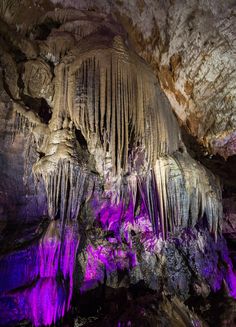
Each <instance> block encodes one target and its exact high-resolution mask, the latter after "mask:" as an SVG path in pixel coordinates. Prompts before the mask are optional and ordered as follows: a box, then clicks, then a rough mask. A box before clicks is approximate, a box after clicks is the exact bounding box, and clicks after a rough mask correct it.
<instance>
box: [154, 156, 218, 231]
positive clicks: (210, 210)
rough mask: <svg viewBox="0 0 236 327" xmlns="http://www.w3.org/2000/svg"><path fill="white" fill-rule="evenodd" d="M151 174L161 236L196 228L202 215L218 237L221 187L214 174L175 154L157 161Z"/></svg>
mask: <svg viewBox="0 0 236 327" xmlns="http://www.w3.org/2000/svg"><path fill="white" fill-rule="evenodd" d="M154 175H155V181H156V185H157V190H158V194H159V197H160V210H159V214H160V220H161V225H162V226H163V227H162V231H163V235H166V233H167V232H168V231H172V232H173V231H175V230H176V229H179V228H184V227H189V226H195V225H196V223H197V222H198V221H199V219H202V218H203V217H204V216H206V218H207V222H208V228H209V230H210V232H212V233H214V234H215V235H217V233H218V232H219V231H220V226H221V219H222V204H221V187H220V183H219V180H217V178H216V177H214V176H213V174H211V173H210V172H209V171H207V170H206V169H205V168H204V167H203V166H201V165H200V164H198V163H197V162H195V161H194V160H193V159H192V158H191V157H190V156H189V155H188V154H187V153H185V154H182V153H178V152H176V153H175V154H174V155H172V156H165V157H161V158H159V159H158V160H157V162H156V165H155V167H154Z"/></svg>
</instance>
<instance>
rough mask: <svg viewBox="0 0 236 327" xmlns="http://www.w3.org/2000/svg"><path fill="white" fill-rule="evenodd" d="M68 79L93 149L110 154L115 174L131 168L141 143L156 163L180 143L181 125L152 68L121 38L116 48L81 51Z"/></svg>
mask: <svg viewBox="0 0 236 327" xmlns="http://www.w3.org/2000/svg"><path fill="white" fill-rule="evenodd" d="M81 51H82V50H81ZM68 78H69V84H68V94H69V97H68V107H69V112H70V116H71V120H72V121H73V122H74V124H75V126H76V128H78V129H80V130H81V132H82V133H83V135H84V137H85V139H86V140H87V142H88V146H89V148H90V151H91V152H96V149H97V148H103V150H104V153H107V152H108V153H110V155H111V158H112V166H113V174H114V175H115V174H116V175H119V174H121V172H122V171H123V173H126V172H127V171H128V156H129V153H130V151H131V149H133V148H135V147H136V146H138V145H141V146H143V147H144V148H145V150H146V159H147V161H148V163H149V164H150V166H151V165H153V164H154V162H155V160H156V159H157V157H158V156H160V155H163V154H171V153H173V152H174V151H176V150H177V149H178V148H179V144H180V136H179V127H178V125H177V121H176V119H175V117H174V114H173V112H172V110H171V108H170V106H169V103H168V101H167V99H166V97H165V96H164V95H163V93H162V92H161V91H160V88H159V86H158V84H157V81H156V79H155V77H154V75H153V73H152V72H151V70H150V69H149V67H148V66H147V65H146V64H145V63H144V62H143V61H142V60H141V59H140V58H139V57H137V56H136V55H135V54H133V53H132V52H131V51H128V50H127V49H126V48H125V46H124V44H123V42H122V40H121V38H120V37H115V38H114V41H113V48H106V47H105V48H104V49H103V48H100V49H95V50H94V49H92V50H88V51H86V52H85V53H82V54H79V60H76V61H75V62H73V63H71V64H70V66H69V72H68ZM104 157H105V155H104Z"/></svg>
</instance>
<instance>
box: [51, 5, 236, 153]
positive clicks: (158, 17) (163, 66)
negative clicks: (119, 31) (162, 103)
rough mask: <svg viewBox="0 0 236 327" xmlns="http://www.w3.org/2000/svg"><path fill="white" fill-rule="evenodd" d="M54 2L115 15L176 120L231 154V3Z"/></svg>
mask: <svg viewBox="0 0 236 327" xmlns="http://www.w3.org/2000/svg"><path fill="white" fill-rule="evenodd" d="M53 2H54V3H60V4H62V5H63V6H70V5H71V6H73V7H75V8H92V9H94V10H96V8H98V9H99V8H102V10H105V11H106V12H112V13H113V14H114V15H115V16H116V17H118V19H119V21H120V22H122V23H123V25H124V26H125V28H126V29H127V31H128V33H129V36H130V39H131V40H132V42H133V45H134V46H135V47H136V50H137V51H138V52H139V54H140V55H142V56H143V57H144V58H145V59H146V60H147V61H148V62H149V63H150V64H151V65H152V67H153V69H154V71H155V73H156V75H157V76H158V78H159V80H160V83H161V86H162V88H163V90H164V91H165V93H166V95H167V97H168V99H169V100H170V103H171V104H172V107H173V109H174V111H175V112H176V114H177V116H178V117H179V119H180V121H181V122H182V123H183V124H184V125H185V126H186V127H187V128H188V129H189V130H190V131H191V133H192V134H193V135H195V136H196V137H197V138H198V140H199V142H200V143H202V144H204V145H205V146H206V147H207V148H208V151H209V152H210V153H219V154H221V155H223V156H224V157H226V158H227V157H228V156H231V155H234V154H235V152H236V145H235V144H236V141H235V128H236V119H235V105H236V102H235V101H236V100H235V96H236V95H235V88H234V85H235V81H236V73H235V69H234V61H235V60H234V58H235V48H236V44H235V24H236V19H235V10H236V7H235V1H226V2H222V1H208V2H207V3H205V2H202V1H196V0H191V1H152V0H142V1H139V0H137V1H135V0H134V1H111V2H110V1H105V0H100V1H96V3H94V2H93V1H88V2H87V1H85V2H84V3H83V1H82V2H77V1H73V0H68V1H60V0H54V1H53Z"/></svg>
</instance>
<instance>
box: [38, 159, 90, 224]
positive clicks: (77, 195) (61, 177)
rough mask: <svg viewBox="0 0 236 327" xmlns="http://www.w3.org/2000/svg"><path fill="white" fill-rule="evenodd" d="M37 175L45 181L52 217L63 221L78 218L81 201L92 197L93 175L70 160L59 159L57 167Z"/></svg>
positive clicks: (49, 212) (49, 211) (49, 210)
mask: <svg viewBox="0 0 236 327" xmlns="http://www.w3.org/2000/svg"><path fill="white" fill-rule="evenodd" d="M37 177H38V178H42V179H43V181H44V185H45V189H46V194H47V201H48V214H49V216H50V218H51V219H55V218H57V217H58V218H60V219H61V222H63V221H65V220H67V221H70V220H75V219H77V217H78V215H79V210H80V206H81V203H82V201H87V200H88V199H89V198H90V196H91V195H92V192H93V189H94V183H95V180H94V178H93V177H92V176H91V175H89V174H88V173H87V172H85V171H83V170H82V169H81V168H80V167H79V165H76V164H75V163H73V162H71V161H69V160H59V161H58V163H57V166H56V167H55V169H53V170H51V171H43V170H42V171H41V173H40V174H38V175H37Z"/></svg>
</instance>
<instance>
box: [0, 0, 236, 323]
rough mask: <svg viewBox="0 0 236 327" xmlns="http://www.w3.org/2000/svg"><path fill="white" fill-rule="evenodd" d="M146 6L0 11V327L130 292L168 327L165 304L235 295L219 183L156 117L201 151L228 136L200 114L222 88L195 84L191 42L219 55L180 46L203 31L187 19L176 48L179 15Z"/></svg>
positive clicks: (202, 77)
mask: <svg viewBox="0 0 236 327" xmlns="http://www.w3.org/2000/svg"><path fill="white" fill-rule="evenodd" d="M70 4H71V5H75V3H69V2H63V5H65V6H69V5H70ZM147 5H148V4H146V3H145V2H142V3H141V2H140V3H138V6H136V3H132V2H129V3H127V4H126V5H125V4H124V5H123V4H122V3H121V2H119V3H114V4H110V5H109V6H108V5H107V4H106V2H104V3H103V2H101V3H100V2H98V3H96V6H98V7H99V8H100V12H103V13H99V11H98V12H94V11H92V10H90V11H87V10H79V9H74V8H73V9H71V8H70V9H65V8H63V7H62V6H59V5H58V7H56V8H55V6H54V5H53V4H51V3H49V2H47V1H45V2H37V1H35V2H32V1H24V2H23V3H18V2H11V1H3V2H2V3H1V5H0V14H1V20H0V40H1V42H2V46H1V49H0V51H1V52H0V63H1V79H0V80H1V84H0V88H1V95H0V97H1V98H0V100H1V104H0V105H1V112H0V122H1V125H0V128H1V129H0V133H1V140H0V142H1V143H0V144H1V149H2V150H1V151H2V153H1V156H2V162H3V163H2V164H1V168H2V175H3V179H2V181H1V184H0V185H1V194H0V195H1V196H0V201H1V202H0V205H1V207H0V209H1V211H0V215H1V216H0V221H1V225H0V228H1V230H2V234H1V238H0V242H1V244H2V250H1V257H0V267H3V268H0V276H1V278H0V279H1V280H6V282H5V283H3V284H1V283H0V286H1V293H0V313H1V314H2V320H0V324H3V326H6V325H7V324H13V325H14V324H16V323H17V322H19V321H21V320H23V319H26V320H27V321H30V322H31V323H33V325H35V326H42V325H51V324H53V323H56V322H57V321H59V320H60V319H61V318H63V317H64V316H65V314H66V313H67V312H68V311H69V310H70V308H71V304H72V297H73V295H74V298H75V303H77V302H76V299H77V298H80V297H82V295H83V294H87V292H89V291H91V290H92V289H98V288H99V286H100V285H103V287H104V288H105V287H110V288H114V289H117V288H129V287H130V286H132V285H137V284H139V283H140V282H142V283H143V284H144V285H145V287H146V288H148V289H149V290H152V291H153V292H156V293H155V294H159V296H162V297H163V298H162V300H163V305H162V306H161V305H160V307H159V309H158V310H162V311H163V315H164V316H166V319H167V321H171V323H173V324H174V321H175V320H174V319H175V318H174V314H173V317H171V316H168V313H167V312H168V310H167V309H166V307H167V308H168V306H170V305H171V304H170V302H169V299H168V298H165V296H166V294H167V295H168V296H169V297H170V298H172V297H175V296H177V297H179V298H180V299H181V301H185V300H187V299H189V298H191V296H196V297H202V298H205V297H207V296H208V295H209V294H210V292H211V291H212V292H216V291H218V290H220V289H221V287H222V283H224V284H225V286H226V288H227V289H228V291H229V292H230V294H231V295H232V296H236V294H235V283H236V282H235V276H234V273H233V266H232V263H231V260H230V258H229V256H228V251H227V245H226V242H225V241H224V239H223V237H222V236H221V232H222V197H221V183H220V180H219V178H217V177H216V176H215V175H214V174H213V173H211V172H210V171H209V170H208V169H206V168H205V167H204V166H203V165H201V164H200V163H199V162H198V161H196V160H194V159H193V158H192V157H191V156H190V154H189V153H188V150H187V148H186V146H185V144H184V142H183V140H182V136H181V131H180V126H179V124H178V121H177V118H176V116H175V114H174V112H173V110H172V107H171V105H172V106H173V108H174V110H175V111H176V113H177V115H178V116H179V118H180V119H181V120H182V122H183V123H184V124H186V125H187V127H188V128H189V129H190V131H191V132H192V133H193V134H194V135H196V136H197V137H198V138H199V140H201V141H202V142H203V143H204V144H205V145H207V146H209V145H211V148H212V149H211V151H213V152H214V151H216V147H217V145H216V143H214V145H213V143H212V142H213V139H214V140H217V142H218V141H219V140H220V138H221V136H222V135H221V132H222V130H224V132H225V133H226V134H227V135H229V129H227V128H226V127H225V126H224V127H223V125H222V121H221V120H220V122H219V121H217V120H216V119H218V117H223V118H224V119H226V120H227V119H229V117H228V111H227V110H228V109H227V108H228V107H224V109H225V108H226V109H225V111H226V113H225V114H224V115H223V113H221V114H222V115H221V116H220V115H219V114H218V111H220V108H219V107H217V104H215V106H216V113H215V114H214V115H212V114H211V112H212V110H213V107H214V101H212V102H211V107H209V106H208V104H209V103H210V99H212V94H213V93H212V92H213V91H212V89H214V92H216V93H217V96H219V97H220V92H219V91H217V90H218V89H217V87H218V86H219V85H218V84H217V83H218V82H216V80H217V81H218V80H219V79H220V78H221V77H219V76H218V75H219V74H223V75H222V76H224V73H223V72H222V70H221V69H219V67H218V66H217V68H216V69H217V71H218V70H219V71H221V73H219V72H218V73H216V70H214V69H213V68H212V67H211V65H210V70H211V69H212V70H213V71H214V74H213V71H212V72H211V71H208V70H207V69H206V67H205V65H206V66H207V65H209V63H208V64H207V63H206V62H205V60H208V59H202V54H201V53H199V51H203V43H204V42H206V45H208V46H209V47H208V48H207V51H210V53H211V56H212V57H214V56H215V57H217V58H218V56H219V54H218V52H217V51H222V49H221V47H220V46H218V47H216V49H215V50H214V49H213V50H214V51H213V50H210V47H211V46H212V44H211V41H209V44H208V43H207V42H208V41H207V40H208V38H210V35H211V34H209V36H208V38H207V37H206V38H205V37H204V42H203V41H202V38H201V37H199V38H200V39H199V43H196V42H195V41H196V36H195V33H199V30H200V31H202V32H203V31H205V29H206V17H205V16H204V15H202V14H201V11H200V9H199V8H200V5H199V8H198V6H197V7H196V8H195V7H194V8H195V9H194V10H195V11H194V12H196V15H200V14H201V15H200V16H201V19H203V21H202V24H200V25H198V23H197V20H195V18H192V19H191V24H192V25H193V26H192V25H191V24H190V23H189V24H190V25H189V30H188V33H187V37H186V36H185V37H184V36H183V33H184V30H185V28H184V26H185V24H186V26H188V23H187V22H188V21H189V17H192V16H193V6H191V5H190V4H189V9H188V6H187V7H186V8H185V10H182V9H181V8H182V6H183V4H182V3H181V4H179V7H176V6H177V4H171V5H168V6H167V3H165V4H161V3H159V2H157V3H156V4H153V6H147ZM80 6H82V7H83V6H85V7H86V6H89V7H90V9H91V8H92V7H94V3H93V2H92V3H91V4H90V3H89V4H86V5H83V3H82V2H81V3H80ZM155 6H156V7H155ZM210 8H211V6H210V5H209V10H210ZM20 9H22V11H21V13H20V14H17V13H19V10H20ZM86 9H88V8H86ZM101 10H103V11H101ZM125 10H126V11H127V14H125V13H124V11H125ZM215 10H216V11H214V12H212V17H213V18H212V19H213V21H214V17H215V16H214V15H216V13H217V12H218V10H220V8H215ZM172 11H173V13H172ZM109 12H112V13H114V17H112V16H111V15H110V14H109ZM131 13H132V15H131ZM174 13H175V14H174ZM129 15H130V17H129ZM158 15H160V17H161V18H160V19H159V20H158V17H159V16H158ZM138 17H139V18H140V19H141V21H142V23H143V25H140V24H139V21H136V20H137V19H138ZM171 17H172V18H171ZM194 17H195V16H194ZM204 17H205V18H204ZM128 18H129V19H128ZM204 19H205V20H204ZM200 21H201V20H200ZM179 22H182V23H179ZM159 24H160V26H159ZM181 24H182V25H181ZM218 24H219V26H221V25H220V23H219V21H218ZM139 25H140V26H139ZM167 26H168V29H167ZM191 26H192V27H191ZM142 29H143V30H142ZM164 30H165V31H167V32H165V33H166V34H164ZM207 33H211V30H210V29H209V31H207ZM212 33H213V30H212ZM154 35H156V36H155V37H154ZM196 35H198V34H196ZM181 40H182V41H181ZM183 40H184V42H183ZM185 40H186V43H185ZM201 42H202V43H201ZM216 42H218V43H219V44H221V43H220V41H219V40H218V39H217V41H216ZM194 46H195V48H194ZM190 49H191V56H190V57H188V55H189V54H190ZM219 49H220V50H219ZM135 50H136V51H135ZM137 51H138V52H139V54H141V55H142V56H143V57H144V58H145V59H146V60H147V61H148V62H149V63H150V64H151V65H149V64H148V63H147V62H146V61H144V59H143V58H141V57H140V56H139V55H138V54H137ZM215 51H216V53H215ZM209 56H210V55H209V54H206V55H205V57H204V58H208V57H209ZM211 56H210V58H211V59H209V60H215V59H212V57H211ZM215 57H214V58H215ZM198 60H199V62H198ZM201 60H202V61H203V62H201ZM220 60H221V59H219V62H220V63H221V61H220ZM193 62H194V64H193ZM220 65H221V64H219V66H220ZM229 65H231V62H230V60H229ZM229 67H231V66H229ZM227 69H228V68H227ZM229 69H230V68H229ZM205 70H206V71H205ZM155 73H156V75H157V76H158V78H159V81H158V79H157V77H156V75H155ZM208 73H209V75H207V74H208ZM220 76H221V75H220ZM210 79H212V81H211V82H212V84H209V83H210ZM232 79H233V74H232ZM219 83H220V82H219ZM208 86H209V90H208ZM221 86H222V84H221ZM161 87H162V88H163V90H164V91H165V93H166V94H167V96H168V98H169V100H170V102H169V100H168V98H167V97H166V95H165V93H164V92H163V90H162V88H161ZM211 88H212V89H211ZM194 92H195V93H194ZM222 92H223V91H222ZM232 92H233V91H232ZM205 93H206V94H207V96H208V98H207V99H206V98H204V97H203V95H204V94H205ZM217 96H216V97H214V99H215V102H216V103H218V102H220V100H219V99H218V98H217ZM204 99H205V100H204ZM204 101H205V102H204ZM233 101H234V99H233V97H232V98H231V104H233ZM209 115H210V117H211V119H214V122H212V121H211V123H210V122H209ZM192 117H194V119H193V118H192ZM230 117H231V118H232V112H231V116H230ZM223 118H222V119H223ZM231 118H230V119H231ZM219 119H221V118H219ZM200 123H201V124H200ZM206 124H208V125H209V124H211V125H210V126H208V125H207V126H208V127H207V128H206V126H205V125H206ZM232 124H233V119H232ZM227 126H228V125H227ZM232 126H233V125H232ZM232 126H231V127H232ZM200 127H201V128H200ZM232 128H233V127H232ZM217 129H218V132H217V131H216V130H217ZM217 133H218V134H217ZM230 133H231V132H230ZM226 134H224V135H226ZM213 135H214V136H213ZM219 135H221V136H219ZM217 144H218V143H217ZM224 149H225V151H226V152H227V151H228V152H227V154H226V156H227V155H228V154H232V153H233V152H230V151H231V150H232V149H231V148H229V147H227V146H226V147H224ZM226 152H225V153H226ZM225 153H224V154H225ZM12 185H13V186H12ZM22 222H24V224H22ZM14 224H16V226H20V225H21V224H22V226H20V228H19V230H16V229H17V228H16V226H15V228H14ZM12 233H13V235H12ZM176 308H177V309H176ZM173 310H174V311H175V310H177V311H178V312H179V311H180V312H182V313H181V314H180V316H181V317H180V318H179V319H180V320H181V319H182V320H183V323H185V324H188V323H189V321H193V320H194V319H195V320H196V321H199V319H200V318H198V317H197V316H195V315H194V314H193V313H191V312H190V311H188V309H187V307H185V306H184V305H183V304H181V303H180V302H179V300H177V299H176V298H174V300H173ZM178 314H179V313H178ZM125 319H126V318H125ZM168 319H170V320H168ZM113 323H114V322H113ZM115 323H116V324H118V325H119V324H121V323H122V321H119V319H118V320H117V321H115ZM124 323H127V324H129V321H128V320H127V321H126V320H125V321H124ZM168 323H169V322H168ZM168 323H167V325H168ZM127 326H128V325H127Z"/></svg>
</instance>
